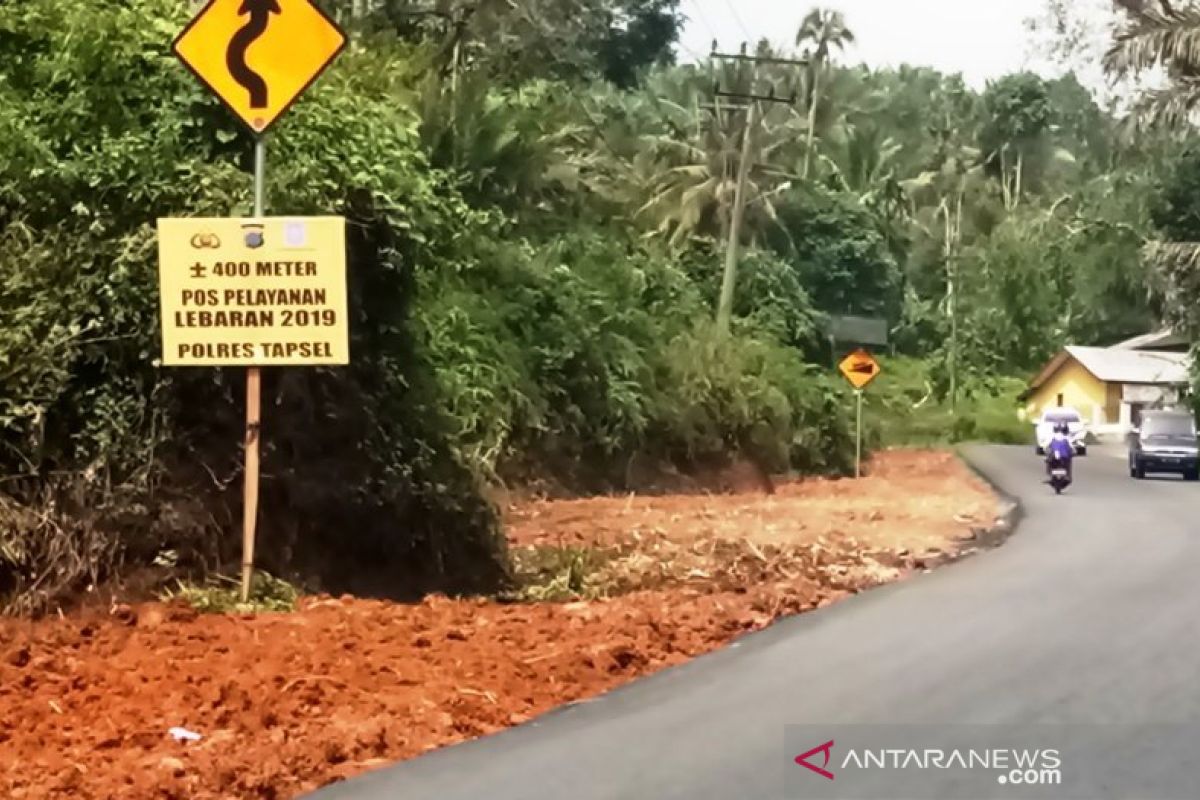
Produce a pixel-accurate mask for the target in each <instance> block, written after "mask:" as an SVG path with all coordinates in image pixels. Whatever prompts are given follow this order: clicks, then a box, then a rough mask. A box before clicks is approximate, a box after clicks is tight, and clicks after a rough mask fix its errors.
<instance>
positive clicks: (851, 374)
mask: <svg viewBox="0 0 1200 800" xmlns="http://www.w3.org/2000/svg"><path fill="white" fill-rule="evenodd" d="M838 370H839V371H841V373H842V377H844V378H845V379H846V380H847V381H849V382H850V385H851V386H853V387H854V406H855V408H854V477H855V478H861V477H862V423H863V389H865V388H867V385H868V384H870V383H871V382H872V381H873V380H875V379H876V378H878V377H879V373H880V372H882V371H883V370H882V368H881V367H880V366H879V362H878V361H876V360H875V359H874V358H873V357H872V356H871V354H870V353H868V352H867V351H866V350H862V349H859V350H855V351H854V352H853V353H851V354H850V355H848V356H846V357H845V358H843V359H842V361H841V363H840V364H838Z"/></svg>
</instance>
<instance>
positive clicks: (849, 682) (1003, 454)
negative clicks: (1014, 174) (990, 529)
mask: <svg viewBox="0 0 1200 800" xmlns="http://www.w3.org/2000/svg"><path fill="white" fill-rule="evenodd" d="M969 455H970V457H971V460H972V461H973V463H974V464H975V465H976V466H977V467H978V468H979V469H980V470H981V471H982V472H984V473H985V474H986V475H987V476H988V477H989V478H990V479H992V480H993V482H994V483H996V485H998V486H999V487H1001V488H1002V489H1003V490H1004V491H1006V492H1007V493H1008V494H1010V495H1012V496H1014V497H1017V498H1019V499H1020V501H1021V504H1022V506H1023V508H1024V512H1025V514H1024V521H1023V522H1022V523H1021V526H1020V528H1019V530H1018V531H1017V533H1016V534H1015V535H1014V536H1013V537H1012V538H1011V539H1010V540H1009V542H1008V543H1007V544H1005V545H1004V546H1003V547H1001V548H999V549H997V550H993V551H990V552H986V553H982V554H979V555H977V556H975V557H973V558H971V559H968V560H965V561H962V562H960V563H958V564H954V565H952V566H949V567H945V568H943V569H941V570H938V571H935V572H933V573H929V574H926V575H922V576H919V577H917V578H915V579H912V580H909V581H906V582H904V583H901V584H897V585H893V586H888V587H884V588H881V589H877V590H874V591H871V592H867V593H864V594H862V595H859V596H856V597H854V598H851V599H849V600H846V601H844V602H842V603H839V604H837V605H835V606H833V607H830V608H827V609H824V610H821V611H817V612H813V613H809V614H804V615H802V616H799V617H796V618H793V619H790V620H786V621H783V622H781V623H779V624H777V625H775V626H773V627H772V628H770V629H769V630H766V631H763V632H761V633H758V634H754V635H752V636H748V637H746V638H744V639H742V640H741V641H740V642H739V643H737V644H736V645H734V646H732V647H730V648H727V649H725V650H723V651H721V652H718V653H714V654H712V655H710V656H706V657H703V658H700V659H697V660H695V661H693V662H692V663H690V664H687V665H684V666H682V667H679V668H675V669H671V670H668V671H666V672H663V673H660V674H658V675H656V676H654V677H651V678H649V679H646V680H643V681H639V682H636V683H634V684H631V685H629V686H627V687H624V688H622V689H620V690H618V691H616V692H613V693H611V694H609V695H606V696H604V697H601V698H598V699H596V700H593V701H591V702H587V703H583V704H577V705H575V706H571V707H568V708H566V709H562V710H559V711H556V712H553V713H551V714H549V715H547V716H545V717H542V718H540V719H539V720H536V721H535V722H533V723H530V724H527V725H525V726H522V727H520V728H516V729H513V730H511V731H507V732H505V733H502V734H499V735H496V736H493V737H489V738H486V739H482V740H479V741H476V742H472V743H468V744H465V745H461V746H458V747H454V748H449V749H446V750H442V751H438V752H436V753H432V754H430V755H428V756H424V757H422V758H419V759H416V760H413V761H410V762H407V763H404V764H399V765H396V766H394V767H390V768H386V769H383V770H380V771H377V772H374V773H372V774H369V775H366V776H363V777H361V778H359V779H356V780H352V781H349V782H347V783H343V784H337V785H333V786H330V787H328V788H326V789H324V790H322V791H320V792H318V793H316V794H315V795H312V796H311V797H313V798H314V800H315V799H316V798H319V799H320V800H343V799H349V800H385V799H386V800H392V798H403V799H404V800H418V799H421V800H424V798H431V799H432V798H437V799H438V800H483V799H484V798H487V800H539V799H540V798H547V799H549V798H555V799H557V798H569V800H618V799H620V800H650V799H652V798H663V799H664V800H675V799H676V798H677V799H678V800H685V798H686V800H718V799H720V800H726V798H729V799H732V798H762V799H763V800H774V799H775V798H784V797H796V798H801V797H825V796H833V795H831V794H829V793H830V792H832V790H833V789H832V787H833V786H835V785H838V786H841V785H842V784H832V783H825V782H822V781H821V779H819V778H818V779H817V781H816V783H813V782H812V781H810V782H809V783H804V782H803V781H800V780H799V779H798V778H797V775H796V771H797V770H799V771H800V772H801V773H803V772H804V771H803V769H802V768H797V767H796V766H795V765H794V764H791V763H790V757H789V755H788V754H789V752H790V751H788V750H787V746H786V745H785V733H786V730H787V726H795V725H808V726H812V725H817V726H818V728H817V730H820V728H819V725H827V726H830V729H831V730H832V729H833V728H834V727H836V725H842V724H856V725H876V724H922V725H927V724H929V725H931V724H935V723H958V724H972V725H1018V724H1019V725H1056V724H1092V725H1096V726H1097V728H1096V730H1098V729H1099V728H1100V727H1103V728H1104V729H1105V730H1107V731H1109V732H1110V734H1112V736H1114V737H1115V738H1117V739H1120V738H1122V736H1123V734H1122V733H1121V731H1125V730H1127V729H1124V728H1120V727H1119V726H1120V725H1133V724H1146V723H1189V724H1192V723H1195V724H1198V725H1200V688H1197V671H1198V667H1200V622H1198V621H1197V615H1198V612H1200V580H1198V572H1197V568H1196V567H1197V565H1198V564H1200V530H1197V526H1196V522H1195V520H1196V512H1195V509H1196V508H1197V503H1198V501H1200V484H1186V483H1183V482H1182V481H1179V480H1177V479H1171V478H1167V479H1162V480H1150V481H1145V482H1135V481H1133V480H1131V479H1130V478H1129V476H1128V473H1127V468H1126V465H1125V462H1124V461H1123V460H1122V459H1121V458H1120V457H1119V456H1118V455H1114V454H1113V453H1105V452H1103V451H1093V453H1092V454H1091V455H1089V456H1088V457H1087V458H1084V459H1079V460H1078V463H1077V466H1076V471H1077V475H1076V485H1075V486H1073V487H1072V488H1071V489H1070V491H1069V493H1068V494H1066V495H1064V496H1062V497H1055V496H1054V495H1053V493H1052V492H1051V491H1050V489H1049V488H1048V487H1047V486H1045V485H1044V484H1043V483H1042V480H1043V477H1044V476H1043V474H1042V472H1041V462H1040V459H1038V458H1037V457H1036V456H1035V455H1034V454H1033V452H1032V448H981V449H977V450H973V451H971V452H970V453H969ZM1128 730H1129V731H1130V733H1131V735H1132V729H1128ZM1197 730H1200V727H1198V728H1197ZM793 733H794V731H793ZM820 743H821V742H820V741H815V742H813V745H819V744H820ZM1130 744H1131V746H1133V743H1130ZM1198 754H1200V741H1198V740H1196V739H1192V740H1191V741H1189V742H1187V743H1180V744H1179V746H1178V747H1177V748H1175V749H1174V750H1172V751H1171V752H1169V753H1164V752H1162V748H1158V756H1159V761H1157V762H1155V764H1156V766H1154V767H1153V768H1151V767H1150V766H1148V763H1149V762H1146V761H1145V759H1144V758H1141V756H1139V758H1138V759H1134V760H1133V761H1132V762H1129V763H1126V764H1125V765H1124V767H1123V769H1126V770H1128V769H1133V770H1135V771H1136V770H1138V769H1144V770H1146V771H1147V774H1146V775H1145V776H1139V780H1141V781H1143V783H1142V784H1139V785H1143V786H1145V787H1146V788H1145V792H1144V793H1140V794H1137V795H1133V794H1129V792H1128V790H1115V789H1112V788H1111V786H1110V787H1109V788H1108V789H1105V785H1102V784H1103V781H1101V780H1100V779H1099V778H1097V779H1096V781H1097V783H1095V784H1094V785H1088V786H1087V787H1083V786H1081V785H1080V784H1078V782H1077V783H1076V785H1075V786H1074V787H1072V790H1073V791H1074V792H1075V794H1071V793H1070V791H1067V792H1065V793H1060V794H1053V795H1046V796H1052V797H1080V798H1081V799H1082V798H1101V797H1109V796H1112V797H1124V798H1125V800H1129V798H1132V797H1135V796H1137V797H1140V798H1143V800H1144V799H1145V798H1151V797H1176V796H1178V797H1180V798H1181V800H1182V798H1183V797H1188V796H1191V797H1196V796H1200V786H1193V785H1190V780H1191V779H1190V777H1189V778H1188V781H1189V791H1188V792H1187V793H1185V794H1178V789H1177V788H1175V785H1174V783H1172V782H1173V781H1178V780H1181V779H1182V776H1183V775H1188V776H1190V775H1193V774H1194V775H1196V776H1197V777H1200V755H1198ZM792 755H795V753H792ZM1143 755H1144V754H1143ZM1107 760H1108V757H1107V756H1101V755H1097V756H1095V758H1094V761H1095V763H1094V764H1088V765H1086V766H1087V767H1088V769H1087V770H1084V772H1090V771H1091V768H1092V767H1095V769H1096V770H1098V771H1099V772H1103V771H1104V768H1105V767H1104V763H1102V762H1105V761H1107ZM1070 766H1071V767H1072V769H1073V770H1074V772H1073V774H1072V777H1073V779H1078V778H1079V775H1078V774H1077V773H1078V768H1079V766H1080V765H1079V764H1073V765H1070ZM1110 767H1111V765H1110ZM789 770H790V771H791V772H789ZM1099 772H1096V773H1095V774H1099ZM1156 776H1157V777H1156ZM1105 780H1107V779H1105ZM1156 781H1157V783H1156ZM1196 783H1197V784H1200V781H1196ZM936 784H937V782H936V781H934V782H933V784H931V785H930V786H929V787H928V793H922V794H921V795H920V796H922V797H931V798H952V797H981V796H982V795H980V794H978V792H977V791H976V790H971V793H963V791H964V790H962V789H961V787H960V788H959V789H957V790H956V789H954V788H952V787H950V786H949V784H947V785H946V786H941V785H936ZM1155 790H1156V791H1159V792H1161V793H1160V794H1155V793H1154V791H1155ZM1172 790H1174V791H1176V794H1171V791H1172ZM1106 791H1109V792H1114V793H1112V794H1106V793H1105V792H1106ZM1122 791H1123V792H1124V793H1122ZM822 792H824V794H822ZM956 792H957V793H956ZM1081 792H1082V793H1081ZM876 796H878V795H876ZM882 796H885V797H886V796H887V795H886V793H885V794H884V795H882ZM897 796H898V795H892V797H893V798H894V797H897ZM988 796H991V795H990V794H989V795H988ZM1000 796H1005V795H1000ZM1012 796H1015V795H1012Z"/></svg>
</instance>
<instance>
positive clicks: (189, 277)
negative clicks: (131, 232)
mask: <svg viewBox="0 0 1200 800" xmlns="http://www.w3.org/2000/svg"><path fill="white" fill-rule="evenodd" d="M158 255H159V266H158V268H159V289H160V293H161V309H162V341H163V357H162V362H163V364H165V365H167V366H246V367H250V366H267V365H279V364H291V365H317V364H348V363H349V362H350V343H349V338H350V337H349V325H348V320H347V318H346V310H347V302H346V221H345V220H344V219H342V218H341V217H267V218H263V219H203V218H188V219H160V220H159V221H158Z"/></svg>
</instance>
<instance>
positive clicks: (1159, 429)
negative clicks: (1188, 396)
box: [1142, 414, 1196, 437]
mask: <svg viewBox="0 0 1200 800" xmlns="http://www.w3.org/2000/svg"><path fill="white" fill-rule="evenodd" d="M1142 435H1143V436H1146V437H1155V436H1188V437H1191V436H1195V435H1196V423H1195V422H1193V421H1192V418H1191V417H1189V416H1185V415H1183V414H1178V415H1175V414H1172V415H1170V416H1166V415H1164V416H1154V417H1146V419H1145V421H1144V422H1143V424H1142Z"/></svg>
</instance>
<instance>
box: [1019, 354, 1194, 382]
mask: <svg viewBox="0 0 1200 800" xmlns="http://www.w3.org/2000/svg"><path fill="white" fill-rule="evenodd" d="M1070 358H1073V359H1075V361H1077V362H1079V364H1080V366H1082V367H1083V368H1084V369H1086V370H1087V371H1088V372H1090V373H1092V375H1094V376H1096V378H1098V379H1099V380H1102V381H1104V382H1105V383H1149V384H1166V385H1173V386H1178V385H1181V384H1186V383H1188V382H1189V375H1188V370H1189V368H1190V365H1191V359H1190V358H1189V356H1188V355H1187V354H1186V353H1160V352H1155V351H1149V350H1130V349H1121V348H1108V347H1067V348H1065V349H1064V350H1063V351H1062V352H1061V353H1059V354H1058V355H1057V356H1055V357H1054V358H1053V359H1051V361H1050V363H1049V364H1047V365H1046V366H1045V367H1043V368H1042V371H1041V372H1039V373H1038V374H1037V377H1035V378H1034V379H1033V380H1032V381H1031V382H1030V384H1029V391H1030V392H1032V391H1035V390H1036V389H1038V388H1039V387H1040V386H1041V385H1042V384H1044V383H1045V382H1046V381H1048V380H1050V378H1051V377H1052V376H1053V375H1054V373H1056V372H1058V370H1059V369H1060V368H1061V367H1062V365H1063V364H1065V363H1066V361H1067V359H1070Z"/></svg>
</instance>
